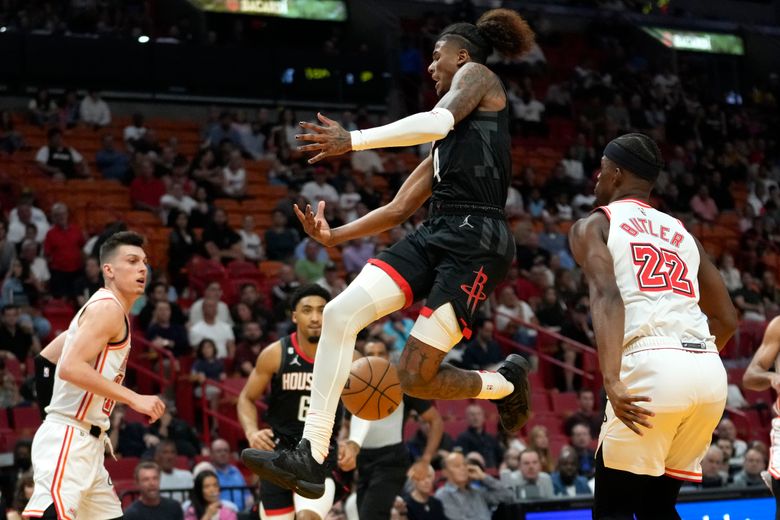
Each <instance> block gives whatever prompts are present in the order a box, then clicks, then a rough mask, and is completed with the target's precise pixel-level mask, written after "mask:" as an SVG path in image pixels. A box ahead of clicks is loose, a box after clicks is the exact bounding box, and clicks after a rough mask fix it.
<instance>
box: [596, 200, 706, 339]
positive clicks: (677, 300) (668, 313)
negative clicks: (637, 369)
mask: <svg viewBox="0 0 780 520" xmlns="http://www.w3.org/2000/svg"><path fill="white" fill-rule="evenodd" d="M599 209H601V210H602V211H604V213H605V214H606V215H607V217H608V218H609V221H610V222H609V238H608V240H607V247H608V248H609V252H610V253H611V254H612V259H613V263H614V266H615V279H616V280H617V285H618V288H619V289H620V295H621V296H622V297H623V303H624V304H625V307H626V319H625V330H624V336H623V345H624V346H625V345H628V344H629V343H631V342H632V341H634V340H635V339H638V338H642V337H648V336H666V337H675V338H678V339H679V340H680V341H681V342H697V343H701V342H710V341H714V336H712V335H711V334H710V328H709V325H708V324H707V317H706V315H705V314H704V313H703V312H702V311H701V309H700V308H699V282H698V274H699V262H700V257H699V249H698V247H697V246H696V242H695V241H694V239H693V237H692V236H691V234H690V233H688V231H687V230H686V229H685V227H684V226H683V224H682V223H681V222H680V221H679V220H677V219H676V218H674V217H672V216H670V215H667V214H666V213H663V212H661V211H658V210H656V209H654V208H653V207H651V206H649V205H647V204H645V203H644V202H641V201H638V200H634V199H623V200H617V201H614V202H612V203H611V204H609V205H608V206H606V207H603V206H602V207H601V208H599Z"/></svg>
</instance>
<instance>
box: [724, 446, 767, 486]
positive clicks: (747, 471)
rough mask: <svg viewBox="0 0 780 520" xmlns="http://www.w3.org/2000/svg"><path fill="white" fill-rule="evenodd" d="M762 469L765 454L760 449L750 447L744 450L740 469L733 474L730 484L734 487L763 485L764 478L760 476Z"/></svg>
mask: <svg viewBox="0 0 780 520" xmlns="http://www.w3.org/2000/svg"><path fill="white" fill-rule="evenodd" d="M764 470H766V456H765V455H764V454H763V453H762V452H761V451H759V450H757V449H755V448H750V449H748V450H747V451H746V452H745V462H744V463H743V465H742V471H740V472H738V473H736V474H735V475H734V480H733V482H732V484H731V485H732V486H734V487H753V486H763V485H764V479H762V478H761V472H762V471H764Z"/></svg>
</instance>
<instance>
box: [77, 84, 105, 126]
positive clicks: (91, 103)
mask: <svg viewBox="0 0 780 520" xmlns="http://www.w3.org/2000/svg"><path fill="white" fill-rule="evenodd" d="M80 115H81V120H82V121H83V122H84V123H86V124H87V125H90V126H92V127H93V128H95V129H97V128H100V127H102V126H108V125H110V124H111V110H110V109H109V108H108V103H106V102H105V100H104V99H103V98H102V97H101V96H100V92H97V91H96V90H89V91H87V95H86V96H84V99H82V100H81V107H80Z"/></svg>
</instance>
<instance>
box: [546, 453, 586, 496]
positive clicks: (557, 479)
mask: <svg viewBox="0 0 780 520" xmlns="http://www.w3.org/2000/svg"><path fill="white" fill-rule="evenodd" d="M577 466H578V464H577V452H575V451H574V450H573V449H572V448H571V447H569V446H564V447H563V449H562V450H561V455H560V456H559V457H558V466H557V468H556V470H555V472H553V474H552V475H550V476H551V478H552V484H553V492H554V493H555V496H557V497H558V496H560V497H573V496H576V495H592V494H593V492H592V491H591V490H590V486H589V485H588V479H586V478H585V477H583V476H581V475H578V474H577V470H578V467H577Z"/></svg>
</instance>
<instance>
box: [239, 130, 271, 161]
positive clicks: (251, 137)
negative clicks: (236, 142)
mask: <svg viewBox="0 0 780 520" xmlns="http://www.w3.org/2000/svg"><path fill="white" fill-rule="evenodd" d="M266 139H267V136H266V135H265V134H264V133H263V124H262V123H261V122H260V121H252V124H251V125H250V132H249V133H248V134H243V135H242V140H241V142H242V143H243V148H244V151H246V153H248V154H249V155H250V156H251V157H252V159H254V160H256V161H257V160H260V159H262V158H263V156H264V155H265V144H266V143H265V141H266Z"/></svg>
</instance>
